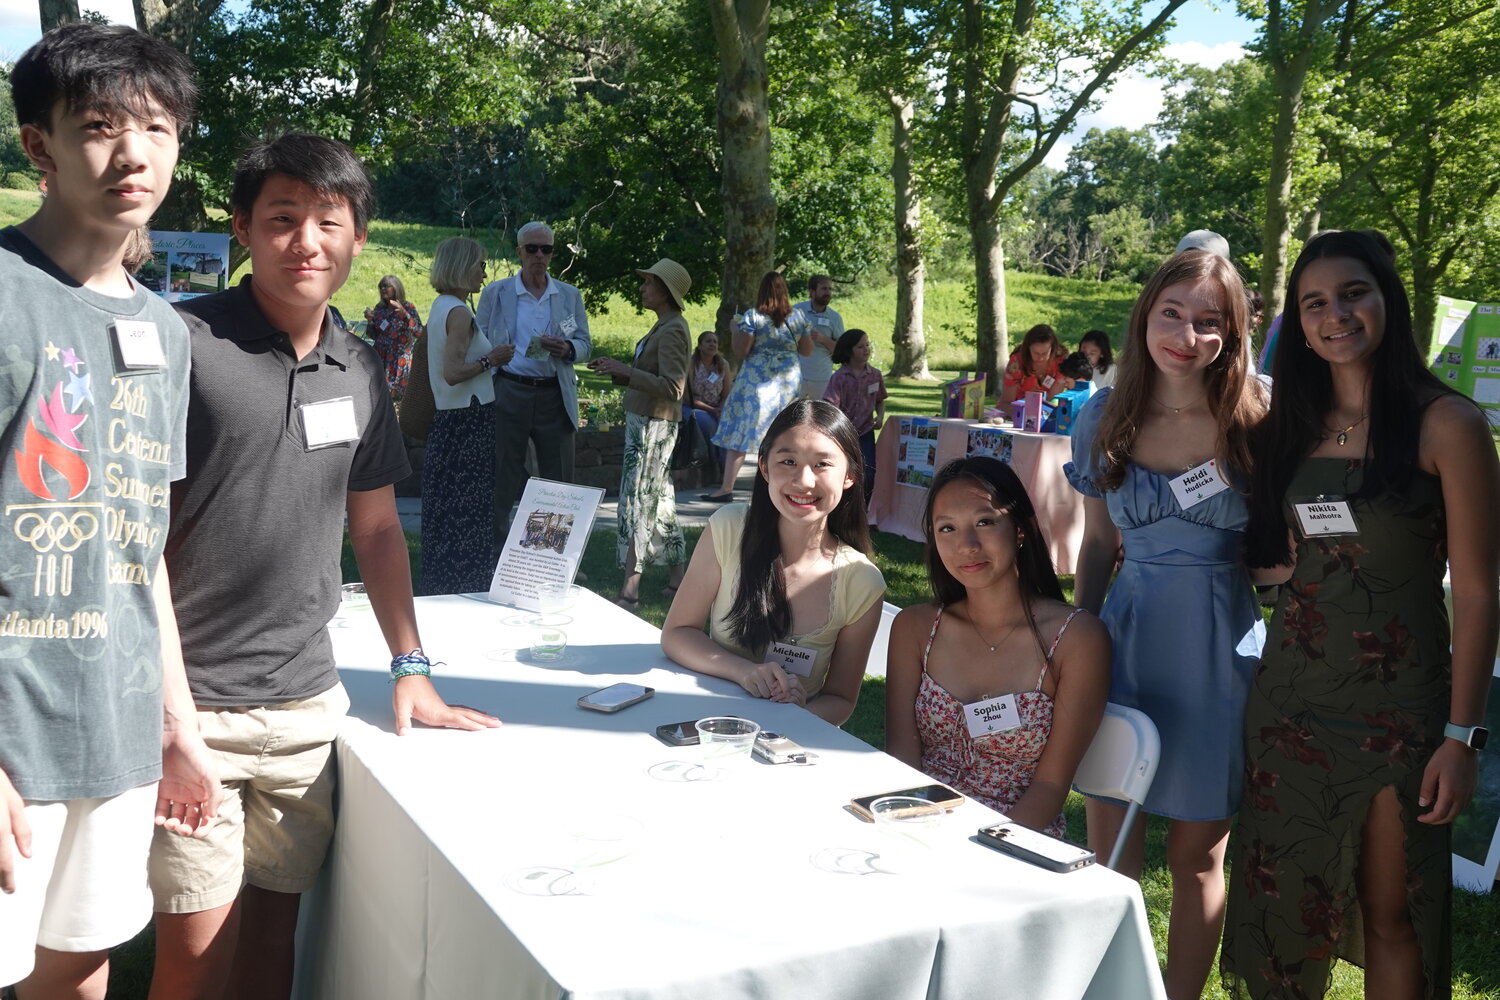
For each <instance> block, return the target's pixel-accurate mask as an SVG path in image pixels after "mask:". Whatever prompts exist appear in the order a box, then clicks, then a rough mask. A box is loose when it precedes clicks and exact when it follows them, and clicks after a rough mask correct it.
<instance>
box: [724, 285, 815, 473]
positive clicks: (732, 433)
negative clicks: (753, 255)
mask: <svg viewBox="0 0 1500 1000" xmlns="http://www.w3.org/2000/svg"><path fill="white" fill-rule="evenodd" d="M734 353H735V354H736V355H738V356H739V357H741V358H744V359H745V360H744V361H743V363H742V364H741V365H740V373H739V375H737V376H735V380H734V386H733V387H732V388H731V389H730V390H729V397H728V398H727V399H725V400H724V406H723V408H722V409H721V410H720V411H719V430H718V432H717V433H715V434H714V440H713V443H714V445H715V446H717V447H719V448H723V449H724V452H725V455H724V481H723V482H722V483H720V484H719V492H717V493H703V494H700V496H701V498H702V499H704V500H711V501H713V502H715V503H727V502H728V501H730V500H733V499H734V481H735V478H736V477H737V476H738V475H739V474H740V466H741V465H744V464H745V455H746V453H748V452H752V451H759V450H760V439H761V438H763V437H765V434H766V429H767V428H768V427H770V426H771V421H773V420H775V419H776V414H778V413H780V412H781V411H782V410H784V409H786V407H787V404H789V403H791V401H792V400H794V399H796V398H797V393H798V392H799V391H800V390H801V388H802V365H801V362H799V361H798V360H797V358H798V355H801V356H802V357H807V356H808V355H809V354H811V353H812V324H811V323H810V322H809V321H808V318H807V317H806V316H805V315H804V314H803V313H802V312H801V311H800V310H797V309H793V308H792V305H791V301H790V300H789V299H788V297H787V291H786V280H785V279H784V278H782V276H781V275H780V274H778V273H777V272H775V271H771V272H769V273H768V274H767V275H766V276H765V277H764V278H762V279H761V280H760V292H759V293H758V294H757V295H756V296H755V308H754V309H749V310H746V312H745V314H744V315H743V316H741V317H739V318H738V319H737V320H735V323H734Z"/></svg>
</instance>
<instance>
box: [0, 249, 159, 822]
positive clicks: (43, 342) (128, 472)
mask: <svg viewBox="0 0 1500 1000" xmlns="http://www.w3.org/2000/svg"><path fill="white" fill-rule="evenodd" d="M0 316H4V317H5V327H6V332H5V335H4V338H3V339H0V768H3V769H4V771H5V773H6V775H7V776H8V777H9V778H10V780H11V782H12V783H13V784H14V785H15V786H16V789H17V790H18V791H19V792H20V793H21V797H22V798H24V799H27V800H33V801H37V800H40V801H47V800H64V799H86V798H100V797H104V796H109V795H117V794H119V793H120V792H123V791H126V790H128V789H130V788H134V787H135V786H137V785H142V784H145V783H147V782H150V781H154V780H156V779H157V778H158V777H160V776H161V722H162V707H161V643H160V638H159V631H158V628H157V621H156V610H155V605H154V604H153V603H152V598H151V584H152V581H153V580H154V579H155V577H156V570H157V563H158V560H159V559H160V557H161V553H162V546H163V545H164V544H165V541H166V536H167V528H168V523H169V515H170V503H171V500H170V495H169V489H170V485H171V482H172V481H173V480H175V479H179V478H181V477H182V475H183V473H184V471H185V469H186V465H185V460H184V456H185V453H186V445H185V443H184V437H183V434H184V425H185V422H186V419H187V405H188V374H189V373H188V364H189V361H188V337H187V329H186V328H185V327H184V326H183V323H182V320H180V319H178V318H177V315H176V314H175V313H174V312H173V311H172V309H171V307H170V306H168V305H167V304H166V303H165V302H163V301H162V300H161V299H159V298H158V297H157V296H155V295H152V294H150V293H149V292H146V291H145V290H143V289H141V288H140V287H139V286H137V288H136V290H135V293H134V294H133V295H131V296H130V297H129V298H112V297H110V296H106V295H101V294H99V293H98V292H94V291H91V290H89V289H87V288H83V287H80V286H79V285H78V284H77V283H76V282H75V281H73V279H71V278H69V277H68V276H67V275H66V274H64V273H63V272H62V271H60V270H59V269H58V268H57V266H56V265H55V264H53V263H52V262H51V261H50V260H48V259H47V257H46V256H45V255H43V254H42V252H41V251H40V250H38V249H37V248H36V246H35V245H34V244H33V243H32V242H31V241H30V240H28V239H27V238H26V237H25V236H24V235H22V234H21V233H20V232H19V231H18V230H16V229H13V228H9V229H5V230H0ZM117 321H125V322H126V323H127V328H128V324H129V323H130V322H135V323H148V324H153V325H154V329H155V336H156V338H157V340H158V342H159V343H160V345H161V348H162V352H163V354H164V355H165V359H166V364H165V365H163V366H162V367H159V368H152V369H127V368H125V367H124V366H123V364H122V363H121V360H120V358H119V356H118V353H117V351H116V348H115V345H114V338H115V332H114V331H115V329H116V323H117Z"/></svg>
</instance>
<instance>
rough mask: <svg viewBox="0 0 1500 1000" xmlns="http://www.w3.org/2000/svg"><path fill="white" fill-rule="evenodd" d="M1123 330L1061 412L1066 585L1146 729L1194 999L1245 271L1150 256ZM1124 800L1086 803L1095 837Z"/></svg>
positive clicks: (1252, 649)
mask: <svg viewBox="0 0 1500 1000" xmlns="http://www.w3.org/2000/svg"><path fill="white" fill-rule="evenodd" d="M1126 337H1127V347H1126V349H1125V350H1124V352H1123V355H1122V357H1121V360H1120V363H1119V368H1120V375H1119V380H1118V382H1117V383H1116V384H1115V386H1114V387H1113V388H1109V389H1102V390H1100V391H1099V392H1098V393H1096V394H1095V395H1094V397H1093V398H1092V399H1091V400H1090V401H1089V403H1088V405H1087V406H1085V407H1084V408H1083V411H1082V412H1081V413H1080V414H1079V417H1078V422H1077V424H1076V425H1075V429H1074V435H1073V461H1072V463H1070V464H1069V465H1068V466H1067V473H1068V478H1069V480H1070V481H1071V482H1072V483H1073V486H1074V488H1075V489H1077V490H1078V491H1079V492H1080V493H1082V494H1083V495H1084V497H1085V499H1084V517H1085V520H1084V542H1083V548H1082V550H1081V551H1080V553H1079V559H1078V575H1077V581H1076V584H1077V585H1076V590H1075V593H1074V597H1075V600H1076V601H1077V603H1078V606H1079V607H1081V608H1086V609H1088V610H1089V611H1093V612H1096V613H1098V614H1099V617H1100V618H1101V620H1103V622H1104V624H1105V625H1106V626H1107V627H1108V628H1109V631H1110V637H1111V638H1112V640H1113V642H1114V657H1113V664H1112V667H1111V677H1110V693H1109V700H1110V701H1113V702H1116V703H1118V704H1122V705H1128V706H1131V707H1133V708H1138V709H1140V710H1142V711H1143V712H1145V713H1146V714H1147V715H1148V716H1150V717H1151V720H1152V721H1153V722H1155V723H1156V728H1157V730H1158V731H1159V732H1160V733H1161V744H1162V752H1161V766H1160V769H1159V770H1158V771H1157V773H1156V780H1155V782H1154V783H1153V784H1152V786H1151V791H1150V794H1149V795H1148V796H1147V798H1146V802H1145V811H1146V812H1148V813H1151V814H1153V815H1157V816H1163V817H1166V818H1168V819H1170V820H1171V821H1172V824H1171V830H1170V833H1169V834H1168V839H1167V864H1168V867H1169V869H1170V870H1171V873H1172V916H1171V923H1170V927H1169V930H1168V936H1167V972H1166V986H1167V996H1168V997H1170V998H1172V1000H1185V998H1188V997H1192V998H1194V1000H1196V998H1197V997H1198V996H1199V994H1200V993H1201V992H1202V990H1203V984H1204V982H1205V980H1206V979H1207V978H1208V972H1209V968H1210V965H1211V964H1212V962H1213V956H1214V950H1215V948H1216V946H1217V944H1218V939H1219V929H1220V927H1221V926H1222V924H1223V920H1224V848H1225V842H1226V840H1227V839H1228V835H1229V823H1230V819H1231V817H1232V816H1233V815H1234V813H1235V811H1236V810H1237V809H1238V808H1239V800H1240V784H1241V774H1242V771H1243V767H1244V755H1243V744H1242V741H1241V738H1240V730H1241V726H1242V725H1243V720H1244V714H1245V701H1246V698H1247V696H1248V694H1249V690H1250V681H1251V677H1252V675H1253V674H1254V671H1255V665H1256V663H1257V661H1258V660H1259V657H1260V649H1261V645H1262V643H1263V642H1264V639H1265V626H1264V625H1263V624H1262V622H1261V617H1260V607H1259V605H1258V604H1257V603H1256V600H1255V593H1254V590H1253V589H1252V587H1251V579H1250V575H1249V573H1248V572H1247V571H1246V569H1245V566H1244V563H1243V560H1242V556H1241V547H1242V542H1243V536H1244V531H1245V525H1246V523H1247V521H1248V519H1249V513H1248V509H1247V505H1246V499H1245V495H1244V492H1243V491H1244V490H1245V489H1246V488H1247V487H1248V483H1249V476H1250V472H1251V461H1250V431H1251V429H1252V427H1253V426H1254V425H1255V424H1256V423H1257V422H1258V421H1259V420H1260V419H1261V417H1262V416H1263V415H1264V413H1265V410H1266V400H1265V395H1264V391H1263V389H1262V387H1261V384H1260V382H1259V381H1258V380H1256V379H1255V378H1254V377H1253V376H1252V374H1251V369H1250V328H1249V325H1248V322H1247V318H1246V315H1245V292H1244V286H1243V285H1242V284H1241V282H1240V277H1239V275H1238V274H1237V273H1236V272H1235V270H1234V266H1233V265H1232V264H1230V263H1229V262H1228V261H1227V260H1225V259H1224V258H1222V257H1219V256H1216V255H1214V254H1211V253H1206V252H1204V251H1201V250H1189V251H1185V252H1183V253H1180V254H1177V255H1176V256H1174V257H1172V258H1171V259H1169V260H1168V261H1167V262H1166V263H1164V264H1163V265H1162V266H1161V267H1160V268H1158V269H1157V271H1156V273H1155V274H1154V275H1152V276H1151V279H1150V280H1149V281H1148V282H1147V283H1146V287H1145V288H1144V289H1143V290H1142V291H1141V295H1140V297H1139V298H1138V299H1136V303H1135V308H1134V310H1133V311H1132V313H1131V316H1130V326H1129V328H1128V330H1127V332H1126ZM1122 541H1123V543H1124V553H1125V555H1124V562H1123V564H1122V565H1121V567H1120V571H1119V574H1118V576H1116V578H1115V580H1114V583H1113V584H1112V585H1111V583H1110V571H1111V569H1113V567H1114V562H1115V554H1116V552H1117V551H1118V550H1119V547H1120V545H1121V542H1122ZM1106 591H1108V597H1107V598H1106V596H1105V592H1106ZM1124 812H1125V810H1124V807H1123V806H1122V805H1119V804H1115V803H1108V802H1103V801H1091V802H1090V803H1089V807H1088V827H1089V846H1090V847H1092V848H1093V849H1094V850H1095V851H1096V852H1098V853H1099V854H1101V855H1104V854H1107V853H1108V852H1109V850H1110V848H1111V847H1112V846H1113V842H1114V839H1115V837H1116V836H1117V835H1118V833H1119V829H1120V823H1121V820H1122V819H1123V817H1124ZM1145 833H1146V825H1145V824H1144V823H1140V824H1136V825H1135V826H1134V828H1133V829H1132V831H1131V838H1130V842H1129V843H1128V844H1127V845H1126V850H1125V853H1124V855H1123V862H1122V864H1121V868H1122V869H1123V870H1124V872H1125V873H1126V874H1129V875H1131V876H1139V874H1140V869H1141V863H1142V858H1143V854H1144V848H1145Z"/></svg>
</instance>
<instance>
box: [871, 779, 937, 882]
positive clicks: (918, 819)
mask: <svg viewBox="0 0 1500 1000" xmlns="http://www.w3.org/2000/svg"><path fill="white" fill-rule="evenodd" d="M870 815H871V816H873V817H874V818H875V828H876V829H877V830H879V831H880V833H881V835H882V837H883V839H884V840H885V843H886V850H885V851H883V852H882V853H881V856H880V860H879V862H878V864H877V867H879V868H880V870H881V871H886V872H890V873H892V874H902V873H906V872H910V871H913V870H915V869H918V868H920V867H922V865H923V864H924V863H925V862H926V861H927V859H928V858H929V857H930V856H931V853H932V847H933V843H934V840H935V838H936V835H937V831H938V828H939V827H940V826H942V822H943V807H942V806H940V805H938V804H937V803H935V802H929V801H927V800H926V799H919V798H915V797H913V796H910V795H885V796H882V797H880V798H878V799H876V800H875V801H874V802H871V803H870Z"/></svg>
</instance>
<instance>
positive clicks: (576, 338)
mask: <svg viewBox="0 0 1500 1000" xmlns="http://www.w3.org/2000/svg"><path fill="white" fill-rule="evenodd" d="M516 245H517V253H518V254H519V256H520V258H521V272H520V273H519V274H516V275H514V276H512V277H509V278H503V279H501V280H500V281H495V282H491V283H490V284H489V285H488V286H486V287H485V289H484V292H483V293H482V294H481V295H480V296H479V310H478V322H479V329H481V330H483V331H484V333H485V336H486V337H488V338H489V342H490V344H491V345H493V346H495V347H498V346H500V345H501V344H509V345H511V346H512V347H514V348H515V355H514V357H512V358H511V359H510V360H509V361H507V362H505V363H504V364H502V365H498V366H496V368H495V370H494V379H495V427H496V435H495V521H494V544H495V547H496V548H498V547H499V546H500V545H501V544H503V542H504V541H505V533H506V529H507V528H508V527H509V522H510V509H511V507H512V506H513V505H514V504H515V502H516V501H517V500H519V499H520V497H521V490H522V489H523V488H524V487H525V485H526V478H527V473H526V443H527V442H528V441H530V442H531V443H532V444H534V445H535V446H536V466H537V475H539V476H541V477H542V478H543V479H553V480H557V481H558V482H570V481H572V479H573V432H574V431H575V430H577V429H578V376H577V375H576V374H574V371H573V366H574V365H581V364H583V363H584V362H585V361H587V360H588V359H589V355H590V353H591V352H592V350H593V345H592V342H591V341H590V340H589V318H588V314H587V313H586V312H584V309H583V296H581V295H580V294H579V293H578V289H577V288H574V287H573V286H572V285H570V284H568V283H566V282H563V281H558V280H557V279H556V278H553V277H551V276H550V275H548V273H547V267H548V265H549V264H551V262H552V256H553V250H554V248H555V244H554V242H553V235H552V228H551V227H550V226H548V225H547V224H546V223H545V222H528V223H526V225H524V226H522V227H521V228H520V229H519V230H517V232H516Z"/></svg>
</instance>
